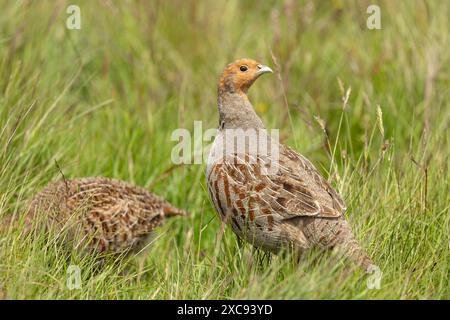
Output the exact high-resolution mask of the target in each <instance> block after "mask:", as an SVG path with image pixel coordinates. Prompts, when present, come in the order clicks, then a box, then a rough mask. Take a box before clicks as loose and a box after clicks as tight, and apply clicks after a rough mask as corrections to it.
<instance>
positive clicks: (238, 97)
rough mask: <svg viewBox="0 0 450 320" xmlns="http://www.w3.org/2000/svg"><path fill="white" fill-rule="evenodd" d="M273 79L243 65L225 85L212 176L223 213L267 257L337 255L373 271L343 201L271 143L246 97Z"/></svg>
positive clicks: (226, 76) (231, 69) (231, 70)
mask: <svg viewBox="0 0 450 320" xmlns="http://www.w3.org/2000/svg"><path fill="white" fill-rule="evenodd" d="M268 72H272V70H271V69H270V68H269V67H267V66H264V65H261V64H260V63H258V62H256V61H254V60H251V59H241V60H237V61H235V62H234V63H231V64H229V65H228V66H227V67H226V68H225V70H224V71H223V73H222V75H221V77H220V81H219V88H218V108H219V129H218V134H217V136H216V138H215V140H214V143H213V146H212V148H211V152H210V155H209V159H208V164H207V171H206V178H207V188H208V192H209V195H210V197H211V199H212V202H213V204H214V206H215V209H216V211H217V212H218V213H219V215H220V217H221V218H222V219H223V220H224V221H225V222H226V223H228V224H230V225H231V227H232V230H233V231H234V233H236V234H237V235H238V237H239V238H242V239H244V240H246V241H247V242H250V243H251V244H253V245H254V246H256V247H259V248H262V249H263V250H267V251H271V252H279V251H280V250H281V249H283V248H294V250H296V251H299V252H301V251H303V250H305V249H308V248H311V247H320V248H326V249H331V248H338V249H340V251H341V252H343V253H344V255H345V256H347V257H349V258H350V259H352V260H353V261H355V262H356V263H357V264H359V265H361V266H362V267H363V268H365V269H366V270H367V269H369V268H370V266H371V265H372V261H371V259H370V258H369V257H368V256H367V254H366V253H365V252H364V251H363V250H362V249H361V247H360V246H359V244H358V242H357V241H356V239H355V238H354V236H353V234H352V231H351V228H350V226H349V224H348V222H347V221H346V220H345V218H344V212H345V210H346V206H345V204H344V201H343V200H342V198H341V197H340V196H339V194H338V193H337V192H336V191H335V190H334V189H333V188H332V186H331V185H330V184H329V183H328V181H327V180H326V179H324V178H323V177H322V176H321V175H320V174H319V172H318V171H317V169H316V168H315V167H314V165H313V164H312V163H311V162H310V161H309V160H308V159H306V158H305V157H304V156H302V155H301V154H299V153H297V152H295V151H294V150H292V149H291V148H289V147H287V146H285V145H283V144H281V143H279V142H278V141H277V140H275V139H273V138H272V137H270V135H268V133H267V131H266V129H265V128H264V125H263V123H262V121H261V119H260V118H259V117H258V116H257V114H256V113H255V111H254V109H253V107H252V105H251V103H250V101H249V100H248V97H247V94H246V93H247V90H248V89H249V88H250V86H251V85H252V84H253V82H254V81H255V80H256V79H257V78H258V77H259V76H261V75H262V74H264V73H268ZM252 130H253V131H255V132H256V135H254V136H253V138H252V136H251V135H250V134H249V132H251V131H252ZM260 133H261V134H260ZM243 135H246V136H248V137H249V138H250V139H247V140H245V141H244V142H242V141H241V142H242V143H241V144H243V145H244V148H243V151H242V148H241V149H240V150H236V148H235V147H236V146H234V145H232V144H231V145H232V146H233V148H230V144H229V143H230V141H236V140H239V139H241V140H242V136H243ZM255 137H256V139H255ZM252 139H253V141H251V140H252ZM261 142H265V144H263V145H272V146H275V147H276V148H274V150H276V154H269V153H261V152H252V150H259V149H258V148H259V147H258V146H260V145H261ZM238 147H242V146H238ZM266 149H267V148H266ZM275 156H276V159H275ZM269 168H270V170H269Z"/></svg>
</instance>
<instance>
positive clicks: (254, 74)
mask: <svg viewBox="0 0 450 320" xmlns="http://www.w3.org/2000/svg"><path fill="white" fill-rule="evenodd" d="M268 72H273V71H272V69H270V68H269V67H267V66H265V65H262V64H260V63H259V62H256V61H255V60H252V59H239V60H237V61H235V62H233V63H231V64H229V65H228V66H227V67H226V68H225V70H224V71H223V73H222V76H221V77H220V82H219V90H221V91H226V92H236V93H244V94H245V93H246V92H247V90H248V89H249V88H250V86H251V85H252V84H253V82H255V80H256V79H258V77H259V76H260V75H262V74H264V73H268Z"/></svg>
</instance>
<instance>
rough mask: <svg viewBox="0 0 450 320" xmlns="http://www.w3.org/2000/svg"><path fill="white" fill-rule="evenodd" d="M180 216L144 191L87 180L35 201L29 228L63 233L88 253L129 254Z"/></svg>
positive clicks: (53, 187)
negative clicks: (154, 232) (35, 223)
mask: <svg viewBox="0 0 450 320" xmlns="http://www.w3.org/2000/svg"><path fill="white" fill-rule="evenodd" d="M178 215H181V216H183V215H186V212H185V211H184V210H181V209H178V208H176V207H174V206H173V205H171V204H170V203H169V202H167V201H165V200H164V199H162V198H160V197H158V196H156V195H154V194H152V193H150V192H149V191H147V190H146V189H144V188H141V187H138V186H135V185H132V184H130V183H127V182H124V181H120V180H115V179H109V178H102V177H89V178H78V179H72V180H61V181H58V182H55V183H51V184H49V185H47V186H46V187H45V188H44V189H43V190H42V191H41V192H40V193H38V194H37V195H36V196H35V197H34V198H33V199H32V201H31V203H30V206H29V209H28V213H27V215H26V218H25V227H26V228H27V229H28V231H30V230H31V226H32V224H33V223H34V221H36V220H37V221H39V223H40V225H39V226H40V227H42V224H43V225H44V227H45V228H47V227H50V226H53V227H56V228H57V230H65V231H66V232H67V234H66V238H67V239H68V240H71V241H72V240H74V241H76V242H75V243H74V245H80V246H81V248H82V249H83V251H84V252H97V253H107V254H126V253H130V252H137V251H138V250H141V249H143V248H144V247H145V246H146V245H147V244H148V242H149V240H150V239H151V235H152V231H153V230H154V229H155V228H156V227H157V226H159V225H161V224H162V223H163V222H164V220H165V219H166V218H168V217H172V216H178ZM38 230H42V228H38Z"/></svg>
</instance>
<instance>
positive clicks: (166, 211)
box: [163, 205, 189, 217]
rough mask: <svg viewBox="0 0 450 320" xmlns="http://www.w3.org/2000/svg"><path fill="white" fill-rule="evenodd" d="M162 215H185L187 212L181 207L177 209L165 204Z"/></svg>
mask: <svg viewBox="0 0 450 320" xmlns="http://www.w3.org/2000/svg"><path fill="white" fill-rule="evenodd" d="M163 210H164V216H166V217H174V216H187V215H189V213H188V212H187V211H185V210H183V209H178V208H176V207H173V206H170V205H169V206H165V207H164V209H163Z"/></svg>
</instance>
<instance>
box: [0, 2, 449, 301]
mask: <svg viewBox="0 0 450 320" xmlns="http://www.w3.org/2000/svg"><path fill="white" fill-rule="evenodd" d="M70 4H76V5H78V6H79V7H80V10H81V29H80V30H69V29H68V28H67V27H66V20H67V18H68V17H69V14H67V13H66V9H67V7H68V6H69V5H70ZM370 4H377V5H378V6H379V7H380V9H381V27H382V28H381V29H380V30H369V29H368V28H367V26H366V20H367V18H368V16H369V15H368V14H367V13H366V9H367V7H368V6H369V5H370ZM0 7H1V12H2V14H1V15H0V30H1V31H0V177H1V179H0V218H5V217H11V216H17V217H20V216H21V215H22V214H23V213H24V210H25V209H26V206H27V201H28V200H29V199H30V198H31V197H32V196H33V195H34V194H35V193H36V192H38V191H39V190H40V189H41V188H42V187H43V186H45V185H46V184H47V183H48V182H50V181H55V180H58V179H61V175H62V173H63V174H64V176H65V177H67V178H73V177H82V176H106V177H114V178H118V179H123V180H127V181H130V182H133V183H135V184H138V185H141V186H145V187H147V188H149V189H151V190H152V191H153V192H155V193H157V194H159V195H162V196H164V197H166V198H167V199H168V200H169V201H171V202H172V203H174V204H176V205H177V206H178V207H180V208H184V209H186V210H188V211H189V212H190V213H191V215H190V216H189V217H187V218H175V219H172V220H170V221H168V223H166V224H165V225H164V226H163V227H161V228H159V229H158V232H157V235H156V236H155V240H154V243H153V244H152V247H151V248H150V250H149V251H148V252H146V253H145V254H142V255H140V256H138V257H131V258H130V259H127V260H124V261H119V262H116V263H108V264H107V265H106V266H104V267H103V268H102V269H101V270H97V269H96V268H95V265H94V258H91V257H80V256H79V255H77V253H76V252H69V253H68V252H67V251H66V250H64V248H61V247H60V246H58V245H57V244H56V243H55V241H53V240H52V239H51V237H49V236H48V235H46V234H43V235H40V236H38V237H35V238H30V237H24V236H21V235H20V228H17V227H15V226H14V225H9V224H8V225H3V226H2V228H1V232H0V298H4V299H449V298H450V284H449V279H450V250H449V249H450V239H449V235H450V232H449V228H450V214H449V207H450V205H449V204H450V202H449V195H450V185H449V181H450V175H449V163H450V134H449V124H450V55H449V48H450V19H449V17H450V2H448V1H437V0H432V1H422V0H411V1H406V0H405V1H366V0H362V1H356V0H354V1H350V0H349V1H346V0H334V1H312V0H302V1H290V0H286V1H248V0H245V1H237V0H230V1H194V0H174V1H156V0H155V1H130V0H126V1H108V0H105V1H76V3H75V1H73V2H72V1H62V0H61V1H1V4H0ZM241 57H249V58H254V59H257V60H259V61H261V62H262V63H264V64H267V65H269V66H271V67H272V68H273V69H274V71H275V73H274V74H273V75H265V76H263V77H262V78H261V79H259V80H258V81H257V82H256V83H255V85H254V86H253V87H252V89H251V90H250V91H249V98H250V100H251V101H252V103H253V105H254V106H255V109H256V111H257V112H258V114H259V115H260V116H261V117H262V119H263V121H264V123H265V124H266V126H267V127H268V128H278V129H280V135H281V139H282V141H283V143H286V144H289V145H290V146H292V147H293V148H294V149H296V150H297V151H299V152H301V153H302V154H303V155H305V156H306V157H308V158H309V159H311V161H312V162H313V163H314V164H315V165H316V167H317V168H318V169H319V170H320V171H321V172H322V173H323V175H324V176H325V177H327V178H329V180H330V181H331V183H332V184H333V186H334V187H335V188H336V189H337V190H339V192H340V193H341V194H342V196H343V198H344V199H345V201H346V203H347V206H348V211H347V213H346V216H347V218H348V220H349V221H350V222H351V225H352V227H353V229H354V233H355V235H356V237H357V238H358V239H359V241H360V243H361V244H362V246H363V247H364V248H365V249H366V250H367V252H368V253H369V255H370V256H371V257H372V259H373V260H374V261H375V263H376V264H377V265H378V266H379V267H380V271H381V272H382V275H381V282H380V285H379V288H378V289H376V288H372V289H371V288H370V286H368V283H367V281H369V282H370V281H371V280H370V279H371V276H373V275H369V276H367V275H365V274H364V273H363V272H362V271H360V270H358V269H357V268H356V267H354V266H352V265H351V264H350V263H348V262H347V261H345V260H342V259H340V258H339V257H336V256H334V255H332V254H322V253H320V252H315V251H312V252H309V253H308V254H306V255H304V256H302V257H301V258H300V260H299V261H298V262H297V261H296V260H295V259H293V258H292V257H291V256H290V255H281V256H273V255H272V256H269V255H266V254H263V253H262V252H259V251H257V250H255V249H253V248H252V247H251V246H250V245H240V244H239V243H238V241H237V240H236V237H235V236H234V234H233V233H232V231H231V230H230V229H229V228H225V232H224V233H223V234H221V223H220V220H219V218H218V216H217V215H216V213H215V211H214V208H213V205H212V203H211V202H210V200H209V197H208V194H207V191H206V182H205V163H203V164H190V165H175V164H173V162H172V161H171V152H172V148H173V147H174V146H175V145H176V142H175V141H171V134H172V132H173V131H174V130H176V129H179V128H186V129H188V130H190V131H192V130H193V126H194V121H202V126H203V130H206V129H209V128H216V127H217V124H218V123H217V122H218V114H217V102H216V98H217V81H218V76H219V74H220V72H221V71H222V69H223V67H224V66H225V65H226V64H228V63H229V62H232V61H233V60H235V59H237V58H241ZM193 151H194V150H193ZM71 265H77V266H79V267H80V269H81V271H82V272H81V279H82V286H81V288H78V289H72V290H71V288H69V287H68V286H67V281H68V271H69V268H70V266H71ZM118 265H119V266H118ZM124 265H125V269H126V270H125V271H124V272H123V271H122V269H123V266H124ZM372 279H373V278H372Z"/></svg>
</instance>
